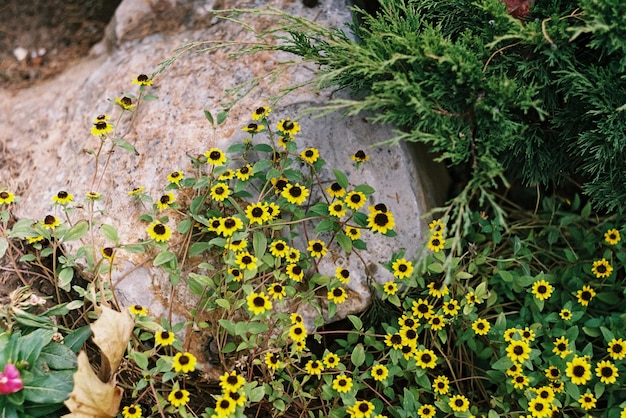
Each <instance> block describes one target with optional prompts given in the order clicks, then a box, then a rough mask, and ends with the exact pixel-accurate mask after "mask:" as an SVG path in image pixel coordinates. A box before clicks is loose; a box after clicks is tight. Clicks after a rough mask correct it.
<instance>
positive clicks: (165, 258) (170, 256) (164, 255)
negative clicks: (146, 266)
mask: <svg viewBox="0 0 626 418" xmlns="http://www.w3.org/2000/svg"><path fill="white" fill-rule="evenodd" d="M172 260H176V254H174V253H173V252H171V251H163V252H161V253H159V254H158V255H157V256H156V257H155V258H154V260H153V261H152V265H153V266H155V267H157V266H160V265H163V264H166V263H169V262H170V261H172Z"/></svg>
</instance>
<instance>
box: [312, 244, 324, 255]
mask: <svg viewBox="0 0 626 418" xmlns="http://www.w3.org/2000/svg"><path fill="white" fill-rule="evenodd" d="M323 249H324V246H323V245H322V244H320V243H319V242H316V243H315V244H313V251H315V252H317V253H319V252H320V251H322V250H323Z"/></svg>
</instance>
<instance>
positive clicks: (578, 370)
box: [573, 366, 585, 377]
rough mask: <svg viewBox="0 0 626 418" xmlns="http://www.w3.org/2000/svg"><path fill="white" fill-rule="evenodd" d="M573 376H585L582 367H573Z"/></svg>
mask: <svg viewBox="0 0 626 418" xmlns="http://www.w3.org/2000/svg"><path fill="white" fill-rule="evenodd" d="M573 373H574V376H576V377H583V376H584V375H585V368H584V367H583V366H574V370H573Z"/></svg>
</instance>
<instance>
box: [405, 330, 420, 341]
mask: <svg viewBox="0 0 626 418" xmlns="http://www.w3.org/2000/svg"><path fill="white" fill-rule="evenodd" d="M405 335H406V337H407V338H408V339H409V340H414V339H415V338H417V332H415V330H413V329H408V330H406V333H405Z"/></svg>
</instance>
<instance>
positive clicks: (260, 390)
mask: <svg viewBox="0 0 626 418" xmlns="http://www.w3.org/2000/svg"><path fill="white" fill-rule="evenodd" d="M246 393H247V394H248V400H249V401H250V402H252V403H256V402H261V400H262V399H263V397H264V396H265V386H257V387H255V388H254V389H252V390H250V391H249V392H246Z"/></svg>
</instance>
